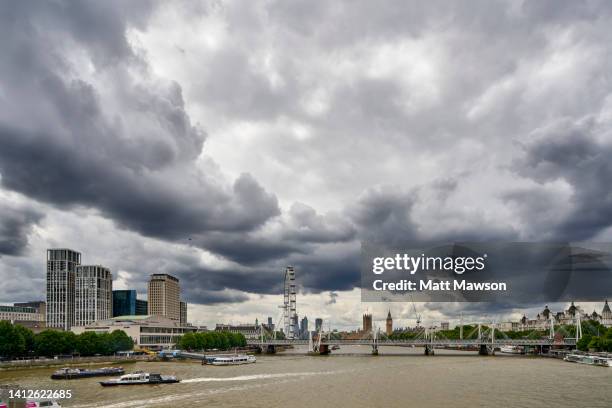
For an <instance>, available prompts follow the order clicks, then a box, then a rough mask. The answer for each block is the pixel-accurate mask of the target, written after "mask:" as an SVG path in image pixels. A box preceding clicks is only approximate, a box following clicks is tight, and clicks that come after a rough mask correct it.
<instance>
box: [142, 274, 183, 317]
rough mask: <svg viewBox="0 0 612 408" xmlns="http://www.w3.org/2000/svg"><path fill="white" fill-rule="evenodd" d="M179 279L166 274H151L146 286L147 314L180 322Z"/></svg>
mask: <svg viewBox="0 0 612 408" xmlns="http://www.w3.org/2000/svg"><path fill="white" fill-rule="evenodd" d="M179 296H180V286H179V280H178V279H177V278H175V277H174V276H172V275H168V274H153V275H151V279H150V280H149V284H148V288H147V301H148V302H149V303H148V314H149V315H151V316H164V317H167V318H168V319H171V320H176V321H177V322H180V320H181V305H180V297H179Z"/></svg>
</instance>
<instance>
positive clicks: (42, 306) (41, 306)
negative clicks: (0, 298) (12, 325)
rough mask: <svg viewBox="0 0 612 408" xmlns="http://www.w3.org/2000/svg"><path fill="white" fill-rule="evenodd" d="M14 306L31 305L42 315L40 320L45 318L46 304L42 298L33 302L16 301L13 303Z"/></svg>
mask: <svg viewBox="0 0 612 408" xmlns="http://www.w3.org/2000/svg"><path fill="white" fill-rule="evenodd" d="M13 306H16V307H31V308H34V310H36V313H39V314H40V315H41V317H42V321H45V320H46V319H47V304H46V303H45V302H44V301H43V300H36V301H34V302H17V303H13Z"/></svg>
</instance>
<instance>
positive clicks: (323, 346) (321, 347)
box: [319, 344, 330, 356]
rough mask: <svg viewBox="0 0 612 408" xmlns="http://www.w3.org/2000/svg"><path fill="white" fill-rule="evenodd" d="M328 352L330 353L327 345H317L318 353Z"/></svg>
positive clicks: (323, 354)
mask: <svg viewBox="0 0 612 408" xmlns="http://www.w3.org/2000/svg"><path fill="white" fill-rule="evenodd" d="M329 353H330V350H329V345H328V344H321V346H320V347H319V354H321V355H322V356H325V355H328V354H329Z"/></svg>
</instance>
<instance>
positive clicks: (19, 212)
mask: <svg viewBox="0 0 612 408" xmlns="http://www.w3.org/2000/svg"><path fill="white" fill-rule="evenodd" d="M43 217H44V215H43V214H42V213H41V212H39V211H36V210H34V209H31V208H23V207H22V208H19V207H15V206H9V205H7V204H4V203H2V202H0V256H2V255H21V254H23V252H24V250H25V248H26V247H27V245H28V235H29V233H30V231H31V229H32V226H33V225H34V224H37V223H38V222H39V221H40V220H41V219H42V218H43Z"/></svg>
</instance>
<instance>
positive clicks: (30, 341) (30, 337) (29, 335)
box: [14, 324, 34, 355]
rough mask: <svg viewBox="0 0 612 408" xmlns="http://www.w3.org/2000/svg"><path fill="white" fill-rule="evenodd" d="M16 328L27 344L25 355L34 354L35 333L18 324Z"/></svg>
mask: <svg viewBox="0 0 612 408" xmlns="http://www.w3.org/2000/svg"><path fill="white" fill-rule="evenodd" d="M14 327H15V330H17V332H18V333H19V334H21V336H22V337H23V340H24V342H25V349H24V352H23V355H28V354H30V353H33V352H34V333H33V332H32V330H30V329H28V328H25V327H23V326H21V325H18V324H16V325H15V326H14Z"/></svg>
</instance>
